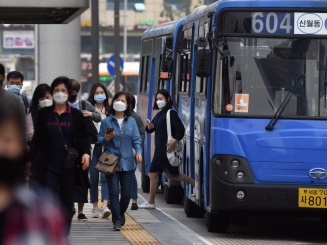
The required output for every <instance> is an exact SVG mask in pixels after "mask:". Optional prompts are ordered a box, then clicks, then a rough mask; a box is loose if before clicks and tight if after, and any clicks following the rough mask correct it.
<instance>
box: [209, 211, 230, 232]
mask: <svg viewBox="0 0 327 245" xmlns="http://www.w3.org/2000/svg"><path fill="white" fill-rule="evenodd" d="M229 221H230V219H229V216H228V214H226V213H224V212H220V211H219V213H215V214H213V213H209V212H208V211H207V212H206V215H205V223H206V226H207V230H208V232H218V233H225V232H226V230H227V228H228V226H229Z"/></svg>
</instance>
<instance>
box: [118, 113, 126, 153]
mask: <svg viewBox="0 0 327 245" xmlns="http://www.w3.org/2000/svg"><path fill="white" fill-rule="evenodd" d="M123 126H124V129H123V136H122V138H121V142H120V150H119V158H120V157H121V153H122V152H123V144H124V138H125V131H126V121H125V119H124V121H123Z"/></svg>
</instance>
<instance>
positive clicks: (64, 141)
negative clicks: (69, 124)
mask: <svg viewBox="0 0 327 245" xmlns="http://www.w3.org/2000/svg"><path fill="white" fill-rule="evenodd" d="M55 117H56V121H57V125H58V129H59V133H60V136H61V140H62V142H63V143H64V147H65V149H66V150H67V148H68V147H67V142H66V139H65V136H64V134H63V132H62V129H61V126H60V122H59V119H58V115H57V114H55Z"/></svg>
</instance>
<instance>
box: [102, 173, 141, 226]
mask: <svg viewBox="0 0 327 245" xmlns="http://www.w3.org/2000/svg"><path fill="white" fill-rule="evenodd" d="M133 175H135V171H134V170H130V171H116V173H115V174H114V175H110V176H106V177H107V181H108V187H109V201H110V208H111V213H112V223H113V224H114V223H115V222H116V221H122V218H121V217H122V216H123V215H124V214H125V212H126V210H127V208H128V204H129V201H130V199H131V192H132V185H131V183H132V180H133ZM119 184H120V192H121V193H120V200H119Z"/></svg>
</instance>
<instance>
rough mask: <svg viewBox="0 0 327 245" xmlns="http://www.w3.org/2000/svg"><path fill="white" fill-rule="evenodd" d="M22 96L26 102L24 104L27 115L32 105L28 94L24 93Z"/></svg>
mask: <svg viewBox="0 0 327 245" xmlns="http://www.w3.org/2000/svg"><path fill="white" fill-rule="evenodd" d="M22 98H23V102H24V105H25V113H26V115H27V114H28V113H29V109H30V105H29V103H28V100H27V96H26V95H24V94H22Z"/></svg>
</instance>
